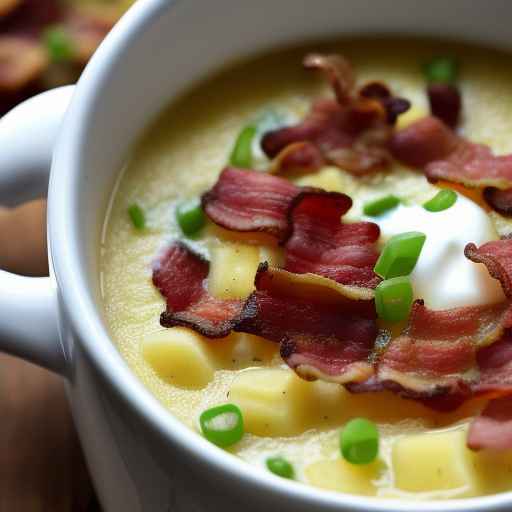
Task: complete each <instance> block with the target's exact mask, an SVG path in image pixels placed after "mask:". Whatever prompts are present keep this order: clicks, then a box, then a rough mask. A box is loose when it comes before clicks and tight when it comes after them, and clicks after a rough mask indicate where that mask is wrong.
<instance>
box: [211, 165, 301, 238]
mask: <svg viewBox="0 0 512 512" xmlns="http://www.w3.org/2000/svg"><path fill="white" fill-rule="evenodd" d="M300 191H301V189H300V188H299V187H297V186H296V185H294V184H293V183H291V182H289V181H287V180H285V179H283V178H279V177H277V176H272V175H270V174H267V173H263V172H255V171H248V170H244V169H235V168H234V167H227V168H226V169H224V170H223V171H222V173H221V175H220V177H219V179H218V181H217V183H216V184H215V185H214V187H213V188H212V189H211V190H209V191H208V192H206V193H205V194H204V195H203V197H202V204H203V209H204V211H205V213H206V214H207V215H208V217H210V219H211V220H212V221H213V222H215V223H216V224H218V225H219V226H222V227H224V228H226V229H230V230H232V231H254V232H256V231H263V232H265V233H268V234H270V235H273V236H274V237H276V238H277V239H279V240H282V239H284V238H286V237H287V236H288V234H289V231H290V225H289V221H288V216H287V213H288V210H289V208H290V204H291V203H292V201H293V200H294V198H295V197H297V195H298V194H299V193H300Z"/></svg>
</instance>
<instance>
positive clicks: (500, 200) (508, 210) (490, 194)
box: [484, 187, 512, 216]
mask: <svg viewBox="0 0 512 512" xmlns="http://www.w3.org/2000/svg"><path fill="white" fill-rule="evenodd" d="M484 199H485V200H486V202H487V204H488V205H489V206H491V207H492V208H494V209H495V210H496V211H497V212H500V213H501V214H502V215H507V216H510V215H512V188H508V189H506V190H500V189H498V188H494V187H487V188H485V189H484Z"/></svg>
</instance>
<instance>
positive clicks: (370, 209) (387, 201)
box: [363, 195, 400, 217]
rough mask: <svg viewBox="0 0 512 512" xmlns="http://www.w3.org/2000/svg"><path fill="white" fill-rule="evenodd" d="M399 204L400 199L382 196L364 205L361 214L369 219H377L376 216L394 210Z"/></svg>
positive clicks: (392, 196)
mask: <svg viewBox="0 0 512 512" xmlns="http://www.w3.org/2000/svg"><path fill="white" fill-rule="evenodd" d="M399 204H400V199H398V197H396V196H394V195H389V196H384V197H381V198H380V199H376V200H375V201H371V202H369V203H366V204H365V205H364V207H363V213H364V214H365V215H369V216H370V217H377V216H378V215H381V214H383V213H384V212H387V211H388V210H391V209H393V208H396V207H397V206H398V205H399Z"/></svg>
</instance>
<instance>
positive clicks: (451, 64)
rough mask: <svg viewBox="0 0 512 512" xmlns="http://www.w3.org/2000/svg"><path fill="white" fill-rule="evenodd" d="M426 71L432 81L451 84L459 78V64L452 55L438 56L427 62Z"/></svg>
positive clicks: (426, 75)
mask: <svg viewBox="0 0 512 512" xmlns="http://www.w3.org/2000/svg"><path fill="white" fill-rule="evenodd" d="M424 73H425V78H426V79H427V81H428V82H430V83H448V84H451V83H453V82H455V81H456V80H457V76H458V73H459V65H458V62H457V61H456V60H455V59H454V58H452V57H436V58H434V59H432V60H431V61H430V62H427V64H426V65H425V68H424Z"/></svg>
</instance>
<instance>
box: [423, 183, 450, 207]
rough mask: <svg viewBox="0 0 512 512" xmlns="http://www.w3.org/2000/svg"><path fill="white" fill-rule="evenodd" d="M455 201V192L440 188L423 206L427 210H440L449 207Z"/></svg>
mask: <svg viewBox="0 0 512 512" xmlns="http://www.w3.org/2000/svg"><path fill="white" fill-rule="evenodd" d="M455 201H457V194H456V193H455V192H454V191H453V190H450V189H448V188H445V189H444V190H440V191H439V192H438V193H437V194H436V195H435V196H434V197H433V198H432V199H430V200H429V201H427V202H426V203H425V204H424V205H423V208H425V210H428V211H429V212H442V211H443V210H448V208H451V207H452V206H453V205H454V204H455Z"/></svg>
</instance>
